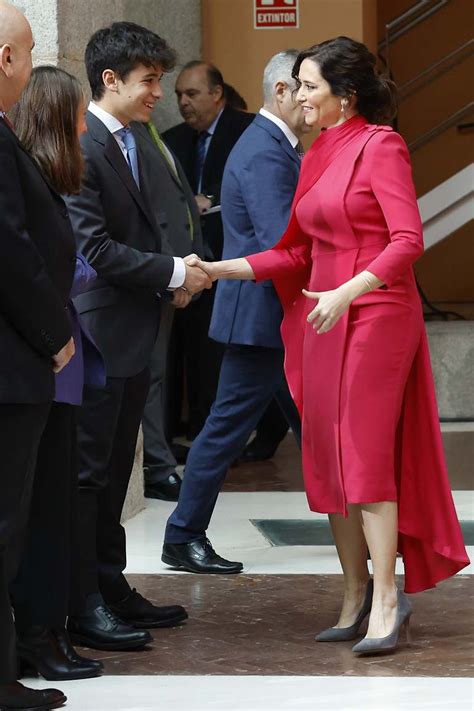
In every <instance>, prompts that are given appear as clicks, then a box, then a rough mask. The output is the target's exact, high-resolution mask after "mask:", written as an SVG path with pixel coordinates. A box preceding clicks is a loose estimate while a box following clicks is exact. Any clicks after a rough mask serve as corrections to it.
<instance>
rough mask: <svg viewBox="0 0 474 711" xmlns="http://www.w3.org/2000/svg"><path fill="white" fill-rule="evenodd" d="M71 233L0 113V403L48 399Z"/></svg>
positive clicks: (64, 335)
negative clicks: (52, 357)
mask: <svg viewBox="0 0 474 711" xmlns="http://www.w3.org/2000/svg"><path fill="white" fill-rule="evenodd" d="M75 252H76V250H75V243H74V236H73V233H72V230H71V225H70V222H69V219H68V213H67V209H66V206H65V204H64V201H63V200H62V198H61V197H60V195H58V194H57V193H56V191H55V190H54V189H53V188H52V187H51V186H50V185H49V184H48V182H47V181H46V180H45V178H44V177H43V175H42V174H41V172H40V170H39V169H38V167H37V165H36V163H35V162H34V161H33V159H32V158H31V157H30V156H29V155H28V153H27V152H26V151H25V150H24V149H23V147H22V145H21V143H20V141H19V140H18V138H17V137H16V136H15V134H14V133H13V132H12V131H11V130H10V128H9V127H8V126H7V125H6V123H5V122H4V121H3V119H1V118H0V402H1V403H40V402H47V401H48V400H52V399H53V397H54V373H53V368H52V362H51V356H53V355H54V354H55V353H58V351H60V350H61V348H62V347H63V346H65V345H66V343H67V342H68V340H69V338H70V337H71V324H70V320H69V316H68V313H67V301H68V298H69V292H70V289H71V285H72V278H73V275H74V267H75V262H76V257H75Z"/></svg>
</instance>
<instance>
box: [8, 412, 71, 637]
mask: <svg viewBox="0 0 474 711" xmlns="http://www.w3.org/2000/svg"><path fill="white" fill-rule="evenodd" d="M76 409H77V408H76V407H74V405H68V404H65V403H57V402H53V404H52V406H51V410H50V412H49V416H48V420H47V423H46V427H45V429H44V431H43V434H42V437H41V441H40V444H39V448H38V456H37V460H36V468H35V476H34V484H33V496H32V500H31V510H30V516H29V521H28V528H27V535H26V541H25V548H24V551H23V556H22V561H21V565H20V568H19V571H18V575H17V576H16V579H15V581H14V582H13V584H12V586H11V588H10V592H11V598H12V602H13V608H14V610H15V624H16V629H17V632H18V633H20V634H21V633H22V632H23V631H24V630H26V629H28V628H29V627H31V626H32V625H42V626H44V627H49V628H53V627H63V626H64V624H65V622H66V617H67V615H68V611H69V597H70V589H71V586H73V587H74V589H76V590H77V587H76V586H77V581H76V580H75V579H73V580H71V576H72V574H73V573H74V572H75V571H77V565H75V564H74V562H73V561H72V555H73V551H75V550H76V546H77V489H78V485H77V450H76V412H75V411H76ZM75 544H76V545H75Z"/></svg>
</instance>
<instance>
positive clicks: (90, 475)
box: [72, 369, 149, 614]
mask: <svg viewBox="0 0 474 711" xmlns="http://www.w3.org/2000/svg"><path fill="white" fill-rule="evenodd" d="M148 385H149V372H148V369H145V370H143V371H142V372H141V373H139V374H138V375H135V376H133V377H130V378H107V381H106V384H105V387H104V388H103V389H100V390H98V389H93V388H89V387H86V388H85V389H84V400H83V404H82V407H81V408H80V410H79V414H78V428H77V441H78V457H79V514H78V519H79V574H80V580H81V585H80V590H81V592H82V594H83V595H85V596H86V597H87V596H90V595H96V594H97V593H101V594H102V596H103V598H104V600H105V601H106V602H109V603H113V602H117V601H118V600H121V599H123V598H125V597H126V596H127V595H128V594H129V593H130V586H129V585H128V583H127V581H126V579H125V577H124V575H123V570H124V569H125V566H126V544H125V531H124V529H123V527H122V525H121V523H120V518H121V514H122V509H123V504H124V501H125V496H126V494H127V489H128V483H129V480H130V474H131V472H132V467H133V461H134V457H135V447H136V442H137V436H138V429H139V427H140V421H141V418H142V414H143V409H144V407H145V402H146V397H147V393H148ZM82 609H83V598H82V597H79V598H78V597H77V596H76V597H75V598H74V601H73V606H72V613H73V614H78V613H79V612H80V611H81V610H82Z"/></svg>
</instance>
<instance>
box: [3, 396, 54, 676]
mask: <svg viewBox="0 0 474 711" xmlns="http://www.w3.org/2000/svg"><path fill="white" fill-rule="evenodd" d="M50 407H51V403H49V402H48V403H42V404H38V405H4V404H0V455H1V458H2V459H1V470H0V471H1V473H0V684H4V683H9V682H12V681H15V679H16V677H17V668H16V648H15V626H14V622H13V614H12V607H11V602H10V595H9V585H10V583H11V582H12V580H13V578H14V577H15V576H16V573H17V569H18V566H19V563H20V559H21V552H22V548H23V543H24V539H25V530H26V526H27V523H28V515H29V510H30V502H31V496H32V491H33V482H34V474H35V465H36V456H37V452H38V446H39V442H40V439H41V435H42V433H43V430H44V427H45V425H46V420H47V418H48V412H49V409H50Z"/></svg>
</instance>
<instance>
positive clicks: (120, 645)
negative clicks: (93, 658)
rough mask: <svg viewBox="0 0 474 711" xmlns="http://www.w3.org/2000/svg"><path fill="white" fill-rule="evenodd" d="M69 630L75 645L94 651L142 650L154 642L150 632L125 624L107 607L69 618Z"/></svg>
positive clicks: (103, 606)
mask: <svg viewBox="0 0 474 711" xmlns="http://www.w3.org/2000/svg"><path fill="white" fill-rule="evenodd" d="M67 629H68V632H69V636H70V637H71V641H72V642H73V643H74V644H78V645H80V646H83V647H92V649H106V650H112V651H117V652H122V651H126V650H128V649H141V648H142V647H144V646H145V645H147V644H150V642H152V641H153V637H152V636H151V634H150V633H149V632H147V631H146V630H137V629H135V627H132V626H131V625H127V624H125V623H124V622H122V621H121V620H119V618H118V617H116V616H115V615H114V613H113V612H112V610H110V609H109V608H108V607H106V606H105V605H99V607H96V608H95V609H94V610H91V611H89V612H84V613H83V614H82V615H79V616H77V617H69V618H68V621H67Z"/></svg>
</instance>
